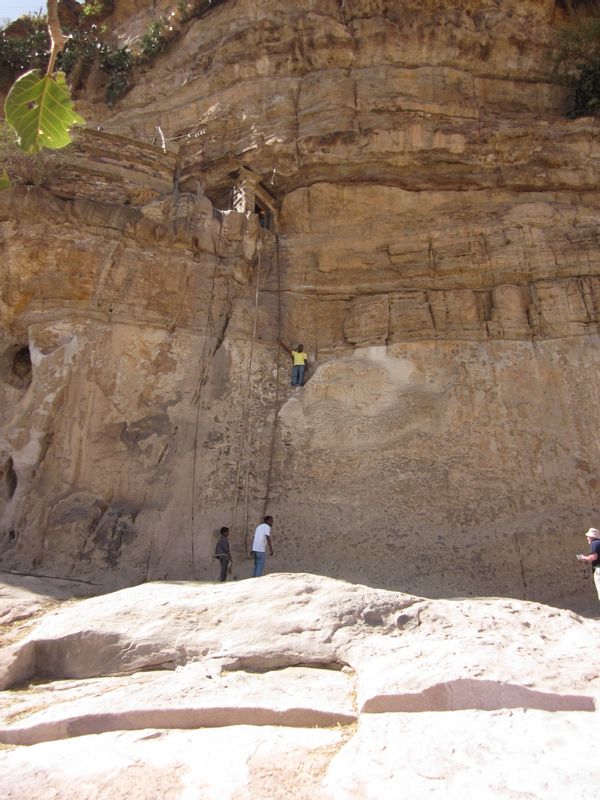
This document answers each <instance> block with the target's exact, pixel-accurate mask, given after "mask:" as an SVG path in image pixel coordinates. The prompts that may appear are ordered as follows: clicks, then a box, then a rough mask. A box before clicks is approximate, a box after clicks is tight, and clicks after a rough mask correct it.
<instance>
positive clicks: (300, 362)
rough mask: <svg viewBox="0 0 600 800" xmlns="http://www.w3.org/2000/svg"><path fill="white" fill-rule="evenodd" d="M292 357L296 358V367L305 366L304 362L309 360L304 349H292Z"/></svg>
mask: <svg viewBox="0 0 600 800" xmlns="http://www.w3.org/2000/svg"><path fill="white" fill-rule="evenodd" d="M292 358H293V359H294V366H295V367H303V366H304V364H305V363H306V362H307V361H308V356H307V355H306V353H305V352H304V350H302V352H300V353H299V352H298V351H297V350H292Z"/></svg>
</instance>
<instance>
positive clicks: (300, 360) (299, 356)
mask: <svg viewBox="0 0 600 800" xmlns="http://www.w3.org/2000/svg"><path fill="white" fill-rule="evenodd" d="M280 344H281V346H282V347H283V349H284V350H287V352H288V353H289V354H290V355H291V357H292V386H304V370H305V367H306V363H307V361H308V356H307V355H306V353H305V352H304V345H303V344H299V345H298V349H297V350H290V348H289V347H287V346H286V345H285V344H284V343H283V342H280Z"/></svg>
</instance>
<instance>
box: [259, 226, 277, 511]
mask: <svg viewBox="0 0 600 800" xmlns="http://www.w3.org/2000/svg"><path fill="white" fill-rule="evenodd" d="M275 266H276V268H277V345H276V348H277V358H276V363H275V402H274V408H273V424H272V425H271V442H270V444H269V462H268V466H267V480H266V486H265V501H264V504H263V512H262V516H263V517H264V516H265V515H266V513H267V507H268V505H269V497H270V494H271V477H272V475H273V461H274V458H275V441H276V438H277V421H278V419H279V402H280V401H279V367H280V358H281V352H280V350H281V348H280V347H279V342H280V341H281V272H280V269H279V233H276V234H275Z"/></svg>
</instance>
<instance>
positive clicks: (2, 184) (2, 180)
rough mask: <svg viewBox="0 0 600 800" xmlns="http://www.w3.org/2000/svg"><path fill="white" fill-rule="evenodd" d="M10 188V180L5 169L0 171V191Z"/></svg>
mask: <svg viewBox="0 0 600 800" xmlns="http://www.w3.org/2000/svg"><path fill="white" fill-rule="evenodd" d="M11 188H12V181H11V179H10V178H9V177H8V174H7V172H6V170H4V171H3V172H2V173H0V192H1V191H3V190H4V189H11Z"/></svg>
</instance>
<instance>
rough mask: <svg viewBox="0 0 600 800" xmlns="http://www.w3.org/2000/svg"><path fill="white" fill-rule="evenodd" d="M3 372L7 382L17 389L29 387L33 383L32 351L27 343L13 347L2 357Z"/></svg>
mask: <svg viewBox="0 0 600 800" xmlns="http://www.w3.org/2000/svg"><path fill="white" fill-rule="evenodd" d="M2 361H3V365H2V373H3V377H4V380H5V381H6V383H9V384H10V385H11V386H14V387H15V388H17V389H27V388H29V386H30V385H31V378H32V372H33V371H32V366H31V353H30V351H29V347H28V346H27V345H21V346H17V347H16V348H15V347H13V348H11V350H9V352H8V353H6V355H5V356H4V358H3V359H2Z"/></svg>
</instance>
